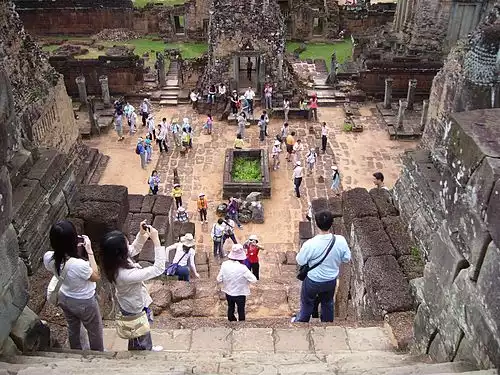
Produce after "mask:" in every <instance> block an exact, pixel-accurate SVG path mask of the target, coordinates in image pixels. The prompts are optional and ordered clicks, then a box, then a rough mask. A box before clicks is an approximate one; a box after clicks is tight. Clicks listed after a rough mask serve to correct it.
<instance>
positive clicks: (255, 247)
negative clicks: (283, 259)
mask: <svg viewBox="0 0 500 375" xmlns="http://www.w3.org/2000/svg"><path fill="white" fill-rule="evenodd" d="M243 248H244V249H245V250H246V252H247V267H248V269H249V270H250V271H252V273H253V274H254V275H255V277H256V278H257V280H259V269H260V264H259V251H260V250H264V248H263V247H262V246H260V245H259V239H258V238H257V236H256V235H255V234H252V235H251V236H250V237H248V241H247V242H245V244H244V245H243Z"/></svg>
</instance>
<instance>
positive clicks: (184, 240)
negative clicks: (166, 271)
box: [165, 233, 200, 282]
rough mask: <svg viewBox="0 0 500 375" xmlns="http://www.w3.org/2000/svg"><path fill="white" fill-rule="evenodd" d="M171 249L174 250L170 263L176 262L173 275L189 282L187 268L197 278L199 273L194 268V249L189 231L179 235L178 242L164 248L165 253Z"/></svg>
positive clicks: (192, 238)
mask: <svg viewBox="0 0 500 375" xmlns="http://www.w3.org/2000/svg"><path fill="white" fill-rule="evenodd" d="M171 250H175V254H174V258H173V259H172V264H177V271H176V273H175V275H176V276H177V278H178V280H179V281H188V282H189V268H191V270H192V271H193V274H194V276H195V277H196V278H197V279H199V278H200V274H199V273H198V271H197V270H196V262H195V261H194V257H195V255H196V250H195V242H194V237H193V235H192V234H191V233H186V234H185V235H184V236H182V237H181V239H180V241H179V242H177V243H174V244H173V245H170V246H167V247H166V248H165V251H166V253H167V254H169V252H170V251H171ZM188 264H189V267H188Z"/></svg>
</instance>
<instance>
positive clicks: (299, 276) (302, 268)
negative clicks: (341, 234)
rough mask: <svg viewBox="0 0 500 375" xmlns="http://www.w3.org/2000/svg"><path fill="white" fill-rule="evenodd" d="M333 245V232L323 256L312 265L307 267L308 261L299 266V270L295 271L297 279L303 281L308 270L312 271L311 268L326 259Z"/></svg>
mask: <svg viewBox="0 0 500 375" xmlns="http://www.w3.org/2000/svg"><path fill="white" fill-rule="evenodd" d="M333 245H335V235H334V234H332V240H331V241H330V244H329V245H328V248H327V250H326V254H325V255H324V256H323V258H322V259H321V260H320V261H319V262H318V263H316V264H315V265H314V266H312V267H309V262H307V263H306V264H304V265H302V266H300V267H299V272H298V273H297V279H299V280H300V281H304V280H305V279H306V277H307V274H308V272H309V271H312V270H313V269H315V268H316V267H318V266H319V265H320V264H321V263H323V261H324V260H325V259H326V257H327V256H328V254H330V251H332V249H333ZM315 259H318V258H315ZM313 260H314V259H313Z"/></svg>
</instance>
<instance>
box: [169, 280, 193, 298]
mask: <svg viewBox="0 0 500 375" xmlns="http://www.w3.org/2000/svg"><path fill="white" fill-rule="evenodd" d="M168 288H169V289H170V291H171V292H172V301H173V302H179V301H182V300H184V299H192V298H194V297H195V295H196V286H195V285H194V284H193V283H187V282H185V281H173V282H171V283H169V284H168Z"/></svg>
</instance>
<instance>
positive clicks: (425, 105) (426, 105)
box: [420, 99, 429, 131]
mask: <svg viewBox="0 0 500 375" xmlns="http://www.w3.org/2000/svg"><path fill="white" fill-rule="evenodd" d="M428 112H429V101H428V100H427V99H426V100H424V102H423V103H422V117H421V118H420V130H421V131H424V129H425V123H426V121H427V113H428Z"/></svg>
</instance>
